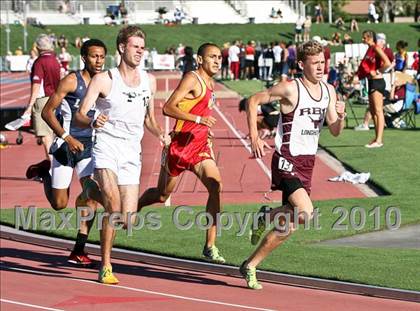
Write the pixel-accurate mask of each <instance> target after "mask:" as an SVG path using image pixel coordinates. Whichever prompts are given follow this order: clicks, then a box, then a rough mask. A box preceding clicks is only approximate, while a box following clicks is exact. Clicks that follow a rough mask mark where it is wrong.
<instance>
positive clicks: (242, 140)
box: [214, 106, 271, 180]
mask: <svg viewBox="0 0 420 311" xmlns="http://www.w3.org/2000/svg"><path fill="white" fill-rule="evenodd" d="M214 110H216V112H217V113H218V114H219V116H220V117H221V118H222V119H223V121H225V123H226V124H227V126H228V127H229V128H230V130H231V131H232V132H233V134H235V136H236V137H237V138H238V139H239V141H240V142H241V143H242V145H244V147H245V149H246V150H248V152H249V153H250V154H252V150H251V147H250V146H249V145H248V143H247V142H246V141H245V139H243V138H242V136H241V135H240V134H239V132H238V130H237V129H236V128H235V127H234V126H233V124H232V123H231V122H230V121H229V120H228V119H227V118H226V116H225V115H224V114H223V112H222V111H221V110H220V109H219V108H218V107H217V106H214ZM256 160H257V163H258V165H259V166H260V167H261V169H262V170H263V172H264V173H265V175H267V177H268V179H270V180H271V171H270V169H269V168H268V167H267V166H266V165H265V164H264V162H263V161H262V160H261V159H256Z"/></svg>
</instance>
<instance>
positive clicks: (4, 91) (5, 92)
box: [1, 86, 29, 96]
mask: <svg viewBox="0 0 420 311" xmlns="http://www.w3.org/2000/svg"><path fill="white" fill-rule="evenodd" d="M21 90H22V88H21V87H18V88H16V86H14V87H12V88H10V89H5V88H2V89H1V96H7V95H9V94H13V93H16V92H19V91H21ZM28 91H29V90H28ZM28 93H29V92H28Z"/></svg>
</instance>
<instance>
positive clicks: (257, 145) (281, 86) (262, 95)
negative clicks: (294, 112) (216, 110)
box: [246, 81, 297, 158]
mask: <svg viewBox="0 0 420 311" xmlns="http://www.w3.org/2000/svg"><path fill="white" fill-rule="evenodd" d="M293 92H294V93H297V88H296V83H295V82H288V81H283V82H280V83H278V84H276V85H274V86H273V87H271V88H269V89H267V90H264V91H262V92H258V93H256V94H254V95H252V96H251V97H250V98H249V99H248V107H247V110H246V111H247V120H248V128H249V136H250V138H251V149H252V151H253V153H254V156H255V157H256V158H261V157H262V156H265V152H264V147H266V148H268V149H271V148H270V146H269V145H268V144H267V143H266V142H264V141H263V140H261V139H260V138H259V136H258V129H257V111H258V105H263V104H267V103H269V102H272V101H275V100H280V99H282V101H281V104H280V105H288V104H290V105H292V103H293V102H294V101H296V100H295V99H294V98H293ZM280 109H281V107H280Z"/></svg>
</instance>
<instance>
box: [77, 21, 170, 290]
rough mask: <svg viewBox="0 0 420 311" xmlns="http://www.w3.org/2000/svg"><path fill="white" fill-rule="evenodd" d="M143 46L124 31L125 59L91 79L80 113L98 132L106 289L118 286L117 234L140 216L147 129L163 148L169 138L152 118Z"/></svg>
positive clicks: (132, 29) (132, 31)
mask: <svg viewBox="0 0 420 311" xmlns="http://www.w3.org/2000/svg"><path fill="white" fill-rule="evenodd" d="M144 46H145V34H144V32H143V31H142V30H141V29H140V28H139V27H137V26H126V27H124V28H122V29H121V30H120V31H119V33H118V37H117V49H118V52H119V53H120V54H121V62H120V64H119V66H118V67H116V68H113V69H111V70H108V71H107V72H104V73H99V74H97V75H95V76H94V77H93V79H92V81H91V83H90V85H89V88H88V90H87V94H86V96H85V98H84V99H83V101H82V103H81V105H80V109H79V111H78V112H77V113H76V120H77V122H78V124H79V126H80V127H89V126H91V127H92V128H94V129H95V132H96V134H95V136H96V137H95V143H94V147H93V149H92V160H93V163H94V170H95V179H96V180H97V181H98V184H99V187H100V190H101V195H102V201H103V202H102V203H103V205H104V208H105V212H106V213H105V214H104V217H103V222H102V232H101V255H102V266H101V269H100V271H99V277H98V279H99V282H101V283H105V284H117V283H118V282H119V281H118V279H117V278H116V277H115V276H114V275H113V273H112V266H111V249H112V244H113V240H114V237H115V229H114V228H115V226H116V225H119V226H121V224H122V225H123V226H124V227H127V224H128V222H133V221H135V217H132V216H133V215H134V214H135V212H136V211H137V199H138V196H139V193H138V192H139V183H140V181H139V180H140V171H141V140H142V138H143V133H144V125H146V128H147V129H148V130H149V131H150V132H151V133H152V134H153V135H155V136H156V137H159V138H160V139H161V141H162V142H163V141H164V138H165V137H164V135H163V133H162V129H161V128H160V126H159V125H158V124H157V122H156V120H155V117H154V109H153V100H152V98H153V94H154V92H155V90H156V80H155V78H154V76H152V75H150V74H148V73H147V72H146V71H144V70H140V68H139V67H140V64H141V60H142V57H143V53H144V49H145V48H144ZM95 104H96V110H97V111H99V115H98V116H97V117H96V118H95V117H94V118H92V119H91V118H89V117H88V116H87V113H88V111H89V110H90V109H91V108H92V107H93V106H94V105H95ZM87 187H89V185H87V184H86V183H85V184H84V192H85V194H86V196H87V197H89V189H88V188H87ZM118 213H120V215H118ZM111 215H112V217H111ZM115 216H119V217H115Z"/></svg>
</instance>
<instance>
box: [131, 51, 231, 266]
mask: <svg viewBox="0 0 420 311" xmlns="http://www.w3.org/2000/svg"><path fill="white" fill-rule="evenodd" d="M221 62H222V54H221V51H220V49H219V47H218V46H217V45H215V44H212V43H205V44H203V45H201V46H200V48H199V49H198V52H197V63H198V69H197V70H196V71H191V72H188V73H187V74H185V76H184V77H183V78H182V80H181V82H180V83H179V85H178V87H177V88H176V90H175V91H174V92H173V93H172V95H171V96H170V97H169V99H168V101H167V102H166V103H165V105H164V107H163V113H164V114H165V115H167V116H169V117H172V118H174V119H176V123H175V127H174V130H173V132H172V134H171V138H172V139H171V143H170V145H169V146H167V147H165V149H164V150H163V154H162V167H161V171H160V175H159V181H158V186H157V187H156V188H150V189H147V190H146V191H145V192H144V193H143V195H142V196H141V197H140V199H139V201H138V210H139V211H140V210H141V209H142V208H143V207H145V206H147V205H150V204H154V203H158V202H161V203H163V202H165V201H166V199H167V198H168V197H169V196H170V194H171V192H172V191H173V190H174V188H175V185H176V181H177V177H178V176H179V175H180V174H181V173H182V172H183V171H185V170H190V171H192V172H193V173H194V174H195V175H196V176H197V177H198V178H199V179H200V180H201V181H202V183H203V184H204V186H205V187H206V188H207V190H208V192H209V198H208V200H207V206H206V210H207V212H208V213H209V214H210V215H211V217H212V218H213V219H212V220H210V221H212V224H213V225H212V226H211V227H210V228H209V229H208V230H207V235H206V243H205V246H204V250H203V256H204V257H205V258H206V259H208V260H209V261H212V262H216V263H224V262H225V259H224V258H223V257H222V256H221V255H220V254H219V251H218V249H217V247H216V245H215V241H216V214H217V213H219V212H220V209H221V208H220V191H221V188H222V183H221V177H220V172H219V169H218V168H217V165H216V162H215V159H214V157H213V152H212V148H211V136H212V134H211V131H210V128H211V127H212V126H213V125H214V124H215V122H216V119H215V118H213V117H212V116H211V110H212V106H213V105H214V102H215V98H214V93H213V85H214V82H213V76H214V75H215V74H216V73H217V72H218V71H219V69H220V65H221Z"/></svg>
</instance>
